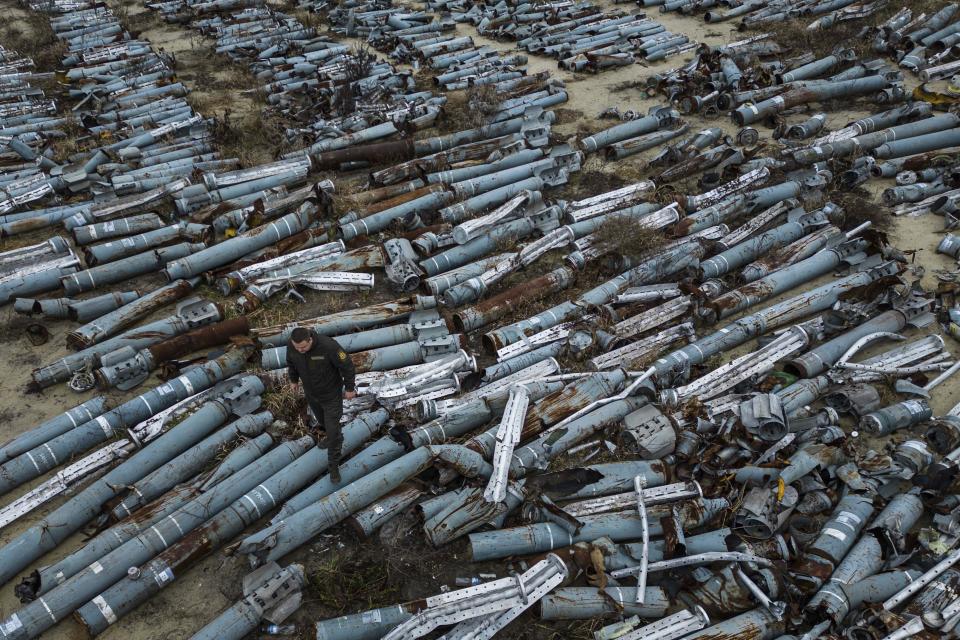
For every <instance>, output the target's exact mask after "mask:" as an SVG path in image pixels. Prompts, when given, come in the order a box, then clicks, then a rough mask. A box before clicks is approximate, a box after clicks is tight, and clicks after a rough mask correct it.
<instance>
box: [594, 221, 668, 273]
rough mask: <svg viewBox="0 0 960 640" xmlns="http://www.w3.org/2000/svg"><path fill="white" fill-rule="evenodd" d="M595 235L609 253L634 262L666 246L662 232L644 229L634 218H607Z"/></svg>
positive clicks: (648, 228)
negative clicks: (608, 249)
mask: <svg viewBox="0 0 960 640" xmlns="http://www.w3.org/2000/svg"><path fill="white" fill-rule="evenodd" d="M596 234H597V238H598V239H599V240H600V242H602V243H603V244H605V245H608V246H610V247H611V251H613V252H614V253H618V254H620V255H622V256H624V257H626V258H629V259H630V260H631V261H634V262H636V261H638V260H640V259H642V258H646V257H648V256H651V255H655V254H656V253H658V252H660V251H661V250H662V249H663V247H664V246H665V245H666V244H667V237H666V236H665V235H664V233H663V232H662V231H660V230H659V229H651V228H650V227H645V226H643V225H642V224H640V222H639V221H638V220H636V219H635V218H626V217H619V216H618V217H615V218H608V219H607V220H605V221H604V222H603V224H601V225H600V228H599V229H597V231H596Z"/></svg>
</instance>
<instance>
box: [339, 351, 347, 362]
mask: <svg viewBox="0 0 960 640" xmlns="http://www.w3.org/2000/svg"><path fill="white" fill-rule="evenodd" d="M337 357H338V358H340V359H341V360H346V359H347V353H346V351H337Z"/></svg>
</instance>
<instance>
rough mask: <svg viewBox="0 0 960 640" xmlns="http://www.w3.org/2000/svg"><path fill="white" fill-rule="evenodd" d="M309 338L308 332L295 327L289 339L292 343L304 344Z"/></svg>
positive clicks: (302, 328)
mask: <svg viewBox="0 0 960 640" xmlns="http://www.w3.org/2000/svg"><path fill="white" fill-rule="evenodd" d="M311 337H312V336H311V335H310V330H309V329H305V328H304V327H297V328H296V329H294V330H293V333H291V334H290V339H291V340H293V341H294V342H306V341H307V340H309V339H310V338H311Z"/></svg>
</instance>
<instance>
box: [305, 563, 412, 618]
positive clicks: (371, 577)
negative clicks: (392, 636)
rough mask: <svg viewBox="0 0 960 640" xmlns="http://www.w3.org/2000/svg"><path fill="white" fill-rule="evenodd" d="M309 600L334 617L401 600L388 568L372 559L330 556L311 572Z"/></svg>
mask: <svg viewBox="0 0 960 640" xmlns="http://www.w3.org/2000/svg"><path fill="white" fill-rule="evenodd" d="M308 580H309V592H308V593H309V596H308V597H309V598H310V599H311V600H313V601H314V602H317V603H318V604H320V605H322V606H323V607H325V608H327V609H330V610H331V611H333V612H335V615H343V614H347V613H353V612H355V611H358V610H366V609H372V608H374V607H377V606H383V605H386V604H390V603H393V602H397V601H399V600H402V597H401V594H400V590H399V589H398V588H397V587H396V585H395V584H394V583H393V581H391V580H390V575H389V571H388V569H387V564H386V563H384V562H382V561H377V560H376V559H374V558H364V557H347V556H346V554H343V553H338V554H332V555H329V556H328V557H327V558H326V559H325V562H323V563H321V564H319V565H318V566H316V567H313V568H312V571H310V575H309V577H308Z"/></svg>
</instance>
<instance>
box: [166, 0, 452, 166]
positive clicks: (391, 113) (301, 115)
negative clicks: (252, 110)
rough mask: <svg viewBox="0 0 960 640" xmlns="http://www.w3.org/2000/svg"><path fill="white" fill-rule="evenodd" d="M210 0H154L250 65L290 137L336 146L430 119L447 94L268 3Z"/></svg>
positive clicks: (329, 147)
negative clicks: (420, 87)
mask: <svg viewBox="0 0 960 640" xmlns="http://www.w3.org/2000/svg"><path fill="white" fill-rule="evenodd" d="M210 5H211V3H209V2H187V1H185V0H169V1H166V2H157V3H148V6H149V7H151V8H154V9H156V10H158V11H160V12H161V13H162V15H163V17H164V18H165V19H166V20H168V21H171V22H188V21H192V22H191V26H193V27H194V28H195V29H197V30H199V31H200V32H201V33H203V34H204V35H207V36H210V37H213V38H216V46H215V50H216V51H217V53H222V54H225V55H227V56H229V57H230V58H231V59H233V60H235V61H237V62H241V63H244V64H246V65H248V66H249V68H250V70H251V71H252V72H253V73H254V74H255V76H256V79H257V81H258V82H260V83H262V85H261V87H260V88H261V90H262V92H263V94H264V95H265V99H266V102H267V105H268V111H269V112H272V113H275V114H278V115H279V116H280V117H281V118H282V120H283V121H284V122H285V123H286V124H287V131H286V137H287V139H288V141H289V142H290V143H291V144H295V145H302V144H303V143H309V144H313V143H315V145H314V151H316V152H319V151H321V150H334V149H339V148H343V147H346V146H349V145H351V144H357V143H359V142H370V141H372V140H378V139H381V138H386V137H389V136H391V135H393V134H397V133H399V132H413V131H418V130H422V129H426V128H428V127H430V126H431V125H432V124H433V122H434V121H435V120H436V118H437V116H438V115H439V113H440V109H441V107H442V105H443V104H444V102H445V99H444V98H443V97H440V96H434V95H433V94H432V93H431V92H429V91H415V88H414V80H413V77H412V74H411V73H410V72H409V71H398V70H397V69H395V68H393V67H391V65H390V64H388V63H387V62H385V61H383V60H379V59H377V58H376V56H374V55H372V54H370V53H369V52H368V51H366V50H363V49H358V48H355V49H351V48H350V47H348V46H345V45H343V44H341V43H339V42H336V41H334V40H331V39H330V38H327V37H323V36H320V35H318V34H317V32H316V29H314V28H312V27H306V26H304V25H303V24H301V23H300V22H299V21H298V20H297V19H296V18H294V17H292V16H289V15H287V14H284V13H282V12H280V11H277V10H275V9H272V8H269V7H249V8H245V9H242V10H237V11H234V12H232V13H227V12H224V13H222V14H216V15H210V8H211V7H210Z"/></svg>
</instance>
